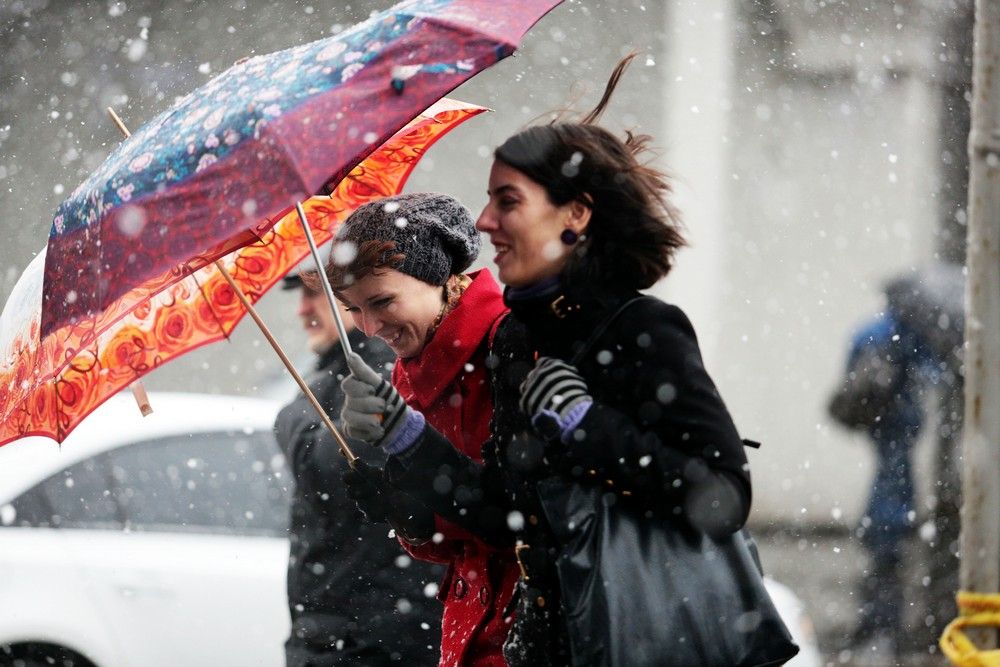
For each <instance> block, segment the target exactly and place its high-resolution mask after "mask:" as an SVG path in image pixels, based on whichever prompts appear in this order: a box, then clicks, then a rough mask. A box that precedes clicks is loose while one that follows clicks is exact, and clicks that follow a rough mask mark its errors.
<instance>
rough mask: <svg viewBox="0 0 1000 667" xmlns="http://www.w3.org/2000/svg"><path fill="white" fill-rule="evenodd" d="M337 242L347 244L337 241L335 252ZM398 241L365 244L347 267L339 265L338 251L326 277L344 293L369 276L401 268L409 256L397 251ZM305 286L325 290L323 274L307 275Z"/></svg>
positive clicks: (303, 278) (327, 268)
mask: <svg viewBox="0 0 1000 667" xmlns="http://www.w3.org/2000/svg"><path fill="white" fill-rule="evenodd" d="M337 243H344V241H336V240H335V241H334V244H335V245H334V248H333V249H334V250H336V244H337ZM395 250H396V242H395V241H379V240H377V239H371V240H368V241H364V242H362V243H361V245H359V246H358V252H357V255H355V256H354V259H352V260H351V261H350V262H349V263H347V264H346V265H341V264H338V263H337V262H336V261H335V252H331V253H330V259H329V260H327V263H326V268H325V270H326V277H327V278H328V279H329V280H330V287H332V288H333V291H334V292H340V291H341V290H343V289H344V288H345V287H350V286H351V285H353V284H355V283H357V282H358V281H359V280H361V279H363V278H366V277H368V276H369V275H373V274H378V273H379V271H380V270H382V269H395V268H398V267H399V266H400V265H401V264H402V263H403V260H404V259H406V255H404V254H403V253H401V252H396V251H395ZM302 283H303V284H304V285H305V286H306V287H308V288H309V289H311V290H315V291H318V290H322V289H323V285H322V283H321V282H320V279H319V275H318V274H316V273H314V272H309V273H303V274H302Z"/></svg>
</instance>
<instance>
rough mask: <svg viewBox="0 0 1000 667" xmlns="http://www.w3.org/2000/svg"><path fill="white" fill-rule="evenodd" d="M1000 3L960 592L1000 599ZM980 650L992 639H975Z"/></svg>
mask: <svg viewBox="0 0 1000 667" xmlns="http://www.w3.org/2000/svg"><path fill="white" fill-rule="evenodd" d="M998 49H1000V2H996V1H995V0H976V22H975V28H974V47H973V61H972V68H973V69H972V123H971V124H972V131H971V132H970V134H969V164H970V173H969V229H968V246H967V264H966V266H967V271H968V280H967V286H966V294H965V307H966V316H965V342H966V354H965V424H964V429H963V439H962V455H963V461H964V465H963V478H962V495H963V499H964V500H963V505H962V533H961V556H962V562H961V570H960V573H961V585H962V589H963V590H966V591H970V592H975V593H997V592H998V591H1000V51H998ZM977 640H978V641H979V642H982V643H981V646H982V647H983V648H992V647H994V646H996V645H997V636H996V633H995V632H988V633H987V632H983V633H982V634H981V635H977Z"/></svg>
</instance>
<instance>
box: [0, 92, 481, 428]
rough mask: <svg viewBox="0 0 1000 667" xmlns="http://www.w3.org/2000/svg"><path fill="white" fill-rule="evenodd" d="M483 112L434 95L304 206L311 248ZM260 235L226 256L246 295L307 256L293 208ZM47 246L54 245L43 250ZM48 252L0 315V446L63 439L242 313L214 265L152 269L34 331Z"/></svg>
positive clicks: (256, 293) (254, 294) (227, 328)
mask: <svg viewBox="0 0 1000 667" xmlns="http://www.w3.org/2000/svg"><path fill="white" fill-rule="evenodd" d="M484 110H485V109H483V108H482V107H478V106H474V105H468V104H464V103H460V102H455V101H452V100H447V99H444V100H441V101H440V102H438V103H437V104H435V105H434V106H432V107H431V108H430V109H428V110H427V111H426V112H424V113H423V114H421V115H420V116H418V117H417V118H415V119H414V120H413V121H411V122H410V123H409V124H408V125H407V126H406V127H404V128H403V129H402V130H400V131H399V132H397V133H396V135H395V136H394V137H392V138H391V139H390V140H389V141H387V142H386V143H385V144H383V145H382V146H381V147H379V149H378V150H376V151H375V152H374V153H372V154H371V155H370V156H368V158H366V159H365V160H364V161H363V162H362V163H361V164H359V165H358V166H357V167H355V168H354V170H353V171H351V173H350V174H349V175H348V176H347V177H346V178H344V179H343V180H341V181H340V183H339V184H338V185H337V187H336V188H335V189H334V191H333V192H332V193H331V195H330V196H328V197H319V196H318V197H313V198H311V199H309V200H307V201H306V202H305V203H304V207H305V209H306V213H307V216H308V218H309V222H310V228H311V229H312V232H313V236H314V237H315V238H316V241H317V242H318V243H322V242H324V241H327V240H329V239H330V238H331V236H332V235H333V233H334V232H335V231H336V229H337V226H338V225H339V224H340V222H341V221H342V220H343V219H344V218H345V217H346V216H347V215H348V214H349V213H350V212H351V211H353V210H354V209H355V208H357V207H358V206H360V205H361V204H363V203H365V202H367V201H370V200H372V199H376V198H380V197H385V196H388V195H391V194H395V193H397V192H399V191H401V190H402V188H403V186H404V184H405V182H406V180H407V178H408V176H409V175H410V173H411V172H412V170H413V168H414V166H415V165H416V163H417V161H418V160H419V159H420V157H421V156H422V155H423V154H424V153H425V152H426V150H427V149H428V148H429V147H430V146H431V145H432V144H433V143H434V142H435V141H437V140H438V139H439V138H440V137H442V136H443V135H444V134H445V133H447V132H448V131H449V130H451V129H452V128H454V127H456V126H457V125H458V124H460V123H461V122H463V121H465V120H467V119H468V118H471V117H472V116H475V115H477V114H479V113H481V112H483V111H484ZM261 227H262V228H267V230H266V231H265V232H263V234H262V236H261V238H260V239H259V240H255V242H254V243H252V244H249V245H246V246H244V247H242V248H239V249H238V250H237V251H236V252H234V253H232V254H231V255H230V256H228V257H226V258H225V259H224V260H223V261H224V263H225V264H226V267H227V271H228V272H229V273H230V275H231V276H232V277H233V279H234V280H235V282H236V283H237V284H238V285H239V286H240V288H241V289H242V290H243V291H244V292H246V293H247V295H248V296H249V297H250V299H251V301H257V300H258V299H259V298H260V297H261V295H262V294H263V293H264V292H265V291H266V290H267V289H269V288H270V287H271V286H272V285H274V284H275V283H276V282H277V281H278V280H280V278H281V277H282V276H283V275H284V274H286V273H287V272H288V271H289V270H290V269H291V268H292V267H293V266H295V265H296V264H297V263H298V262H299V261H300V260H302V259H303V258H304V257H305V256H306V255H308V254H309V248H308V245H307V243H306V239H305V236H304V232H303V229H302V224H301V222H300V221H299V218H298V215H297V213H296V212H295V210H294V209H292V210H290V211H286V212H285V213H284V214H283V215H279V216H277V217H276V218H275V219H274V220H273V221H272V220H268V221H265V223H262V225H261ZM49 252H51V251H49ZM47 259H48V257H47V252H46V251H45V250H43V251H42V252H41V253H39V255H38V256H37V257H35V259H34V260H33V261H32V262H31V264H30V265H29V266H28V268H27V269H26V270H25V271H24V273H23V275H22V276H21V278H20V279H19V280H18V282H17V284H16V285H15V287H14V290H13V292H12V293H11V296H10V298H9V299H8V301H7V304H6V306H5V307H4V309H3V312H2V313H0V445H2V444H4V443H6V442H10V441H11V440H14V439H16V438H19V437H22V436H26V435H42V436H48V437H50V438H53V439H55V440H57V441H60V442H61V441H62V440H63V439H64V438H65V437H66V435H67V434H68V433H69V432H70V431H71V430H72V429H73V428H74V427H75V426H76V425H77V424H78V423H79V422H80V421H82V420H83V418H84V417H86V416H87V415H88V414H90V412H92V411H93V410H94V409H95V408H96V407H97V406H98V405H100V404H101V403H102V402H104V401H105V400H107V399H108V398H109V397H110V396H112V395H113V394H114V393H116V392H117V391H119V390H120V389H122V388H124V387H126V386H127V385H128V384H130V383H131V382H133V381H134V380H136V379H138V378H139V377H142V376H143V375H145V374H146V373H148V372H150V371H151V370H153V369H155V368H157V367H158V366H160V365H161V364H163V363H166V362H167V361H169V360H171V359H173V358H175V357H177V356H179V355H181V354H184V353H185V352H188V351H190V350H192V349H194V348H196V347H200V346H201V345H205V344H207V343H210V342H213V341H217V340H220V339H222V338H224V337H226V336H228V334H229V332H231V331H232V330H233V329H234V328H235V327H236V325H237V323H238V322H239V321H240V320H241V319H242V317H243V316H244V315H245V314H246V310H245V309H244V308H243V306H242V305H240V303H239V302H238V301H237V298H236V296H235V294H234V293H233V290H232V289H231V288H230V287H229V286H228V284H227V283H226V281H225V280H224V278H223V276H222V275H221V272H220V271H219V270H218V269H216V267H215V265H214V264H210V263H206V262H205V261H201V260H199V259H198V258H192V260H191V262H192V263H197V264H198V265H200V266H201V267H202V268H199V269H197V270H195V271H187V272H186V274H185V275H182V276H178V275H176V274H175V273H174V272H167V273H165V274H163V275H159V276H154V277H152V278H150V279H149V280H147V281H146V282H145V283H143V284H141V285H138V286H136V287H134V288H132V289H131V290H129V291H128V292H126V293H124V294H122V295H121V297H119V298H118V299H117V300H116V301H114V302H112V303H111V304H109V305H108V306H107V307H106V308H105V309H103V310H102V311H100V312H99V313H98V314H97V315H96V316H92V317H87V318H82V319H79V320H78V321H77V322H76V323H75V324H73V325H66V326H63V327H60V328H59V329H57V330H56V331H54V332H53V333H51V334H49V335H42V334H41V314H42V286H43V269H44V267H45V264H46V261H47Z"/></svg>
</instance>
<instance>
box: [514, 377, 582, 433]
mask: <svg viewBox="0 0 1000 667" xmlns="http://www.w3.org/2000/svg"><path fill="white" fill-rule="evenodd" d="M587 391H588V390H587V383H586V382H585V381H584V379H583V378H582V377H581V376H580V373H579V372H578V371H577V370H576V368H574V367H573V366H570V365H569V364H567V363H566V362H565V361H561V360H559V359H553V358H552V357H539V359H538V361H537V362H536V363H535V367H534V368H533V369H532V370H531V372H530V373H528V377H526V378H525V380H524V383H523V384H522V385H521V410H523V411H524V414H526V415H528V417H529V418H530V419H531V423H532V425H533V426H534V427H535V430H536V431H538V434H539V435H541V436H542V437H544V438H548V439H555V438H556V437H558V438H560V439H561V440H562V441H563V442H569V439H570V436H571V435H572V434H573V431H574V430H575V429H576V427H577V426H579V424H580V422H581V421H583V418H584V416H586V414H587V411H588V410H589V409H590V406H591V405H592V404H593V402H594V399H593V398H591V396H590V394H589V393H587Z"/></svg>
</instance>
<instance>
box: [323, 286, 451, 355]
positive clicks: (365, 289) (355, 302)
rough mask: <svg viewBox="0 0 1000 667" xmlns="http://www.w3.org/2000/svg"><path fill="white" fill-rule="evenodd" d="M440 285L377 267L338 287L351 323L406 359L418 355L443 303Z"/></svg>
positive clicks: (442, 292) (425, 342)
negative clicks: (350, 316) (347, 284)
mask: <svg viewBox="0 0 1000 667" xmlns="http://www.w3.org/2000/svg"><path fill="white" fill-rule="evenodd" d="M443 294H444V291H443V288H442V287H440V286H437V285H431V284H429V283H425V282H424V281H422V280H417V279H416V278H414V277H413V276H410V275H408V274H406V273H401V272H399V271H396V270H395V269H380V270H378V272H377V273H374V274H369V275H368V276H365V277H364V278H362V279H361V280H359V281H358V282H357V283H355V284H354V285H351V286H350V287H345V288H343V289H341V290H339V296H340V298H341V301H343V302H344V305H345V306H346V307H347V311H348V312H349V313H351V315H352V317H353V318H354V324H355V325H356V326H357V327H358V328H359V329H361V330H362V331H363V332H364V333H365V335H367V336H378V337H379V338H381V339H382V340H383V341H385V343H386V345H388V346H389V348H390V349H391V350H392V351H393V352H394V353H395V354H396V356H397V357H400V358H403V359H406V358H408V357H415V356H417V355H418V354H420V352H421V351H423V349H424V345H426V344H427V340H428V338H429V334H430V330H431V326H432V325H433V324H434V320H436V319H437V316H438V314H439V313H440V312H441V306H442V304H443V303H444V296H443Z"/></svg>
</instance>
